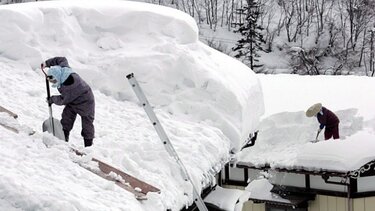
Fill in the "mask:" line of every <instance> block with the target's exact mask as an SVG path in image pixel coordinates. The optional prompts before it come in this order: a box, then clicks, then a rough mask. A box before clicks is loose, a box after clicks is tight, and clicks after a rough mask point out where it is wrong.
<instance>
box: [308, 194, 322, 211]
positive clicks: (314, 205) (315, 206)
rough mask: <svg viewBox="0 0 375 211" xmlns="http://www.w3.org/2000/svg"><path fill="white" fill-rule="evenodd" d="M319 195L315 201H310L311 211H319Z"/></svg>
mask: <svg viewBox="0 0 375 211" xmlns="http://www.w3.org/2000/svg"><path fill="white" fill-rule="evenodd" d="M319 201H320V200H319V195H317V196H316V197H315V200H314V201H309V211H319Z"/></svg>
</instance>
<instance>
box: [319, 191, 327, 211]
mask: <svg viewBox="0 0 375 211" xmlns="http://www.w3.org/2000/svg"><path fill="white" fill-rule="evenodd" d="M319 202H320V203H319V211H328V197H327V196H324V195H319Z"/></svg>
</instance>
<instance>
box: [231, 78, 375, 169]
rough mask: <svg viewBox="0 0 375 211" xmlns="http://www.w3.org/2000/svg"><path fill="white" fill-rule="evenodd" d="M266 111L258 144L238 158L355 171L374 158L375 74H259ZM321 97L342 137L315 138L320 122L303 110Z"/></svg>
mask: <svg viewBox="0 0 375 211" xmlns="http://www.w3.org/2000/svg"><path fill="white" fill-rule="evenodd" d="M258 76H259V78H260V80H261V82H262V86H263V89H264V96H265V103H266V107H265V116H264V117H263V119H262V121H261V123H260V125H259V135H258V140H257V141H256V144H255V145H254V146H253V147H251V148H248V149H246V150H244V151H243V152H241V155H239V156H238V160H239V161H240V162H246V163H249V164H251V165H254V166H264V165H270V166H271V167H272V168H287V169H293V168H303V169H307V170H329V171H341V172H347V171H353V170H357V169H359V168H360V167H361V166H362V165H364V164H366V163H367V162H370V161H372V160H375V155H374V153H373V152H374V150H375V141H374V140H375V110H374V107H375V101H374V99H375V93H374V92H368V91H367V92H366V94H362V93H363V91H364V90H373V89H375V79H374V78H370V77H359V76H334V77H333V76H313V77H312V76H296V75H258ZM318 102H320V103H322V104H323V106H325V107H327V108H328V109H330V110H331V111H333V112H335V113H336V115H337V116H338V117H339V119H340V124H339V131H340V139H339V140H333V139H330V140H328V141H324V132H323V131H324V130H323V131H322V132H321V133H320V135H319V137H318V139H319V140H320V142H318V143H310V141H313V140H315V138H316V135H317V130H318V127H319V123H318V121H317V119H316V118H315V117H312V118H308V117H306V115H305V111H306V110H307V108H308V107H310V106H311V105H313V104H315V103H318Z"/></svg>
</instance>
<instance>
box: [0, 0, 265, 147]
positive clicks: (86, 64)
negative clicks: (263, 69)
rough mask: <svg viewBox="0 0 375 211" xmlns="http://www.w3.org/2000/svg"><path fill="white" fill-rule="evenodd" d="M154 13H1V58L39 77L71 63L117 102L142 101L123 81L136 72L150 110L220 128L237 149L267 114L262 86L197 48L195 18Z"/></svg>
mask: <svg viewBox="0 0 375 211" xmlns="http://www.w3.org/2000/svg"><path fill="white" fill-rule="evenodd" d="M16 7H17V9H16ZM154 8H155V5H152V4H141V3H136V2H123V1H121V2H117V1H113V2H100V1H90V2H86V1H58V2H43V3H41V4H38V3H26V4H21V5H19V4H17V5H8V6H2V8H1V13H0V20H1V24H2V28H1V35H0V40H1V41H2V42H1V44H0V49H1V52H2V56H3V57H4V58H7V59H11V60H15V61H18V62H20V63H25V64H26V65H29V66H30V68H31V69H33V70H34V71H35V72H37V71H39V70H38V67H39V65H40V63H41V61H44V60H45V59H47V58H50V57H53V56H65V57H67V58H68V60H69V62H70V64H71V66H72V67H73V69H74V70H75V71H77V72H78V73H80V74H81V75H82V76H83V77H84V78H85V79H86V80H88V82H89V83H90V84H91V85H92V86H93V87H94V88H95V89H97V90H100V91H101V92H102V93H105V94H107V95H110V96H114V97H116V99H118V100H132V101H136V99H135V98H134V94H133V93H132V90H131V89H130V88H129V86H128V83H127V81H126V78H125V76H126V75H127V74H129V73H132V72H133V73H135V76H136V77H137V79H138V80H139V81H140V82H141V85H142V86H143V88H144V90H145V92H146V96H148V97H149V99H150V102H151V104H152V105H154V106H157V107H161V108H163V110H166V111H168V112H169V113H170V114H171V115H173V116H179V115H183V116H185V117H187V118H188V119H190V120H191V121H194V122H202V121H204V122H207V123H208V124H210V125H212V126H215V127H218V128H219V129H220V130H222V131H223V133H224V134H225V135H226V136H227V137H228V138H229V139H230V141H231V144H232V148H235V149H238V148H239V147H240V146H241V144H242V143H243V141H245V140H246V137H247V136H248V134H249V133H250V132H254V130H256V127H257V124H258V121H259V117H260V116H261V115H262V113H263V110H264V108H263V107H264V106H263V96H262V92H261V87H260V85H259V81H258V80H257V78H256V77H255V75H254V73H253V72H252V71H251V70H250V69H249V68H248V67H246V66H245V65H243V64H242V63H240V62H238V61H235V60H234V59H232V58H230V57H228V56H226V55H224V54H222V53H219V52H217V51H215V50H213V49H211V48H209V47H207V46H205V45H204V44H202V43H201V42H199V41H198V28H197V25H196V23H195V21H194V19H193V18H191V17H190V16H188V15H187V14H185V13H182V12H180V11H177V10H174V9H171V8H167V7H161V6H159V7H157V8H158V9H157V10H155V9H154Z"/></svg>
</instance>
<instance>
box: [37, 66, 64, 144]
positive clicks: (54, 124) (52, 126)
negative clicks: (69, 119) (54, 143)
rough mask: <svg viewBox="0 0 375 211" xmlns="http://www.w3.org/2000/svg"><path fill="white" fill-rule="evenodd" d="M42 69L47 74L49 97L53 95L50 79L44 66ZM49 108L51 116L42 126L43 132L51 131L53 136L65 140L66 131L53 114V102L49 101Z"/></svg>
mask: <svg viewBox="0 0 375 211" xmlns="http://www.w3.org/2000/svg"><path fill="white" fill-rule="evenodd" d="M42 71H43V73H44V75H45V76H46V88H47V97H48V99H49V98H50V97H51V93H50V90H49V81H48V79H47V74H46V73H45V72H44V70H43V67H42ZM48 109H49V118H48V119H46V120H45V121H44V122H43V126H42V128H43V132H45V131H48V132H49V133H52V134H53V136H55V137H57V138H58V139H61V140H64V141H65V136H64V131H63V128H62V125H61V123H60V121H59V120H57V119H55V118H53V116H52V103H48Z"/></svg>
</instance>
